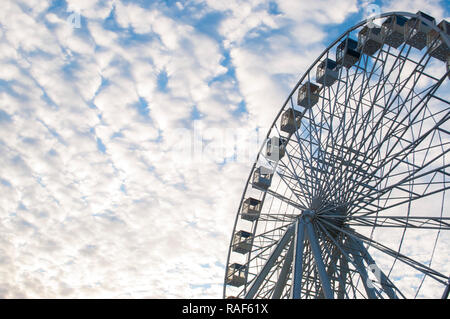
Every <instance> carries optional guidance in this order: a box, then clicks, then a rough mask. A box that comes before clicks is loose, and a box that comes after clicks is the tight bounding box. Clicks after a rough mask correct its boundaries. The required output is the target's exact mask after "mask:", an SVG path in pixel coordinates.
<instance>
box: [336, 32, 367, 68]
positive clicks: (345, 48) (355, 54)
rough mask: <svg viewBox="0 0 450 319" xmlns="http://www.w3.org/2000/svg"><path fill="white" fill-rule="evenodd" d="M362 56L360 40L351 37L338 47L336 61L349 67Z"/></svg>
mask: <svg viewBox="0 0 450 319" xmlns="http://www.w3.org/2000/svg"><path fill="white" fill-rule="evenodd" d="M360 57H361V53H360V52H359V51H358V42H357V41H355V40H353V39H351V38H346V39H345V40H344V41H342V42H341V43H340V44H339V45H338V46H337V48H336V63H337V64H338V65H342V66H345V67H346V68H347V69H348V68H350V67H351V66H353V65H354V64H355V63H356V62H358V61H359V58H360Z"/></svg>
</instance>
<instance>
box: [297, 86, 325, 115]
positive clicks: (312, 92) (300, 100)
mask: <svg viewBox="0 0 450 319" xmlns="http://www.w3.org/2000/svg"><path fill="white" fill-rule="evenodd" d="M319 91H320V87H319V86H318V85H316V84H314V83H311V82H309V81H308V82H306V83H305V84H303V85H302V86H301V87H300V89H298V97H297V104H298V105H300V106H303V107H305V108H310V107H312V106H314V105H316V104H317V102H319Z"/></svg>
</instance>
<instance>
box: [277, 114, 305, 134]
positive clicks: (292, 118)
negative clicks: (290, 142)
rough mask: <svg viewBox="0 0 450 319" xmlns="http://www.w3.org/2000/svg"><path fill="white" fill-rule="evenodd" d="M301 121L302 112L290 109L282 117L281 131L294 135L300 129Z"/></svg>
mask: <svg viewBox="0 0 450 319" xmlns="http://www.w3.org/2000/svg"><path fill="white" fill-rule="evenodd" d="M301 120H302V112H299V111H296V110H294V109H292V108H290V109H288V110H286V111H284V113H283V114H282V115H281V123H280V129H281V130H282V131H283V132H286V133H289V134H292V133H294V132H295V131H296V130H298V129H299V128H300V124H301Z"/></svg>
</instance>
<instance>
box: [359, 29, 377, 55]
mask: <svg viewBox="0 0 450 319" xmlns="http://www.w3.org/2000/svg"><path fill="white" fill-rule="evenodd" d="M382 46H383V37H382V36H381V28H378V27H372V28H370V27H369V26H367V25H366V26H364V27H363V28H362V29H361V31H359V33H358V51H360V52H362V53H364V54H366V55H374V54H375V52H377V51H378V50H379V49H381V47H382Z"/></svg>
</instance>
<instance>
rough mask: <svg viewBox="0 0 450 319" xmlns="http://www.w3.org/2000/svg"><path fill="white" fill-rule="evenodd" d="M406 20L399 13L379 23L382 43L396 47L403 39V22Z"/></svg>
mask: <svg viewBox="0 0 450 319" xmlns="http://www.w3.org/2000/svg"><path fill="white" fill-rule="evenodd" d="M407 21H408V19H407V18H405V17H404V16H400V15H393V16H390V17H389V18H387V19H386V20H385V21H384V22H383V24H382V25H381V34H382V36H383V39H384V43H386V44H387V45H389V46H391V47H393V48H396V49H397V48H398V47H399V46H400V45H401V44H402V43H403V42H404V41H405V24H406V22H407Z"/></svg>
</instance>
